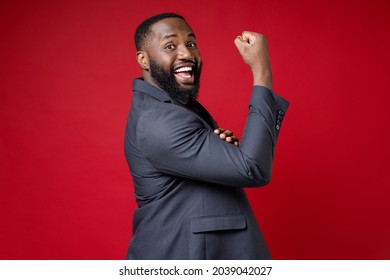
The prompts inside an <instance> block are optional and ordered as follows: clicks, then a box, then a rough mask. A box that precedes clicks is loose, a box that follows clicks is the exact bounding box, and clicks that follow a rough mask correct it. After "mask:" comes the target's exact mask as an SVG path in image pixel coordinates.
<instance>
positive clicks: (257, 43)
mask: <svg viewBox="0 0 390 280" xmlns="http://www.w3.org/2000/svg"><path fill="white" fill-rule="evenodd" d="M234 43H235V44H236V47H237V49H238V51H239V52H240V54H241V57H242V59H243V60H244V61H245V63H246V64H248V65H249V67H250V68H251V70H252V74H253V84H254V85H259V86H264V87H267V88H269V89H272V73H271V66H270V62H269V55H268V45H267V38H266V37H265V36H264V35H262V34H259V33H255V32H250V31H244V32H242V34H241V36H237V38H236V39H235V40H234Z"/></svg>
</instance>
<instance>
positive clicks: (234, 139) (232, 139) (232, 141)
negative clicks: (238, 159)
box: [225, 136, 238, 143]
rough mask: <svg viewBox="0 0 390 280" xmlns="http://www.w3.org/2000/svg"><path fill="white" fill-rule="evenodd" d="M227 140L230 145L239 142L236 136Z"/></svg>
mask: <svg viewBox="0 0 390 280" xmlns="http://www.w3.org/2000/svg"><path fill="white" fill-rule="evenodd" d="M225 140H226V142H230V143H234V142H237V141H238V139H237V137H235V136H228V137H226V139H225Z"/></svg>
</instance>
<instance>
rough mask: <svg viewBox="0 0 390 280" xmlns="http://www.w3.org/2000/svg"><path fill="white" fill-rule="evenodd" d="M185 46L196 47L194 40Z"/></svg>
mask: <svg viewBox="0 0 390 280" xmlns="http://www.w3.org/2000/svg"><path fill="white" fill-rule="evenodd" d="M187 47H188V48H190V49H196V43H195V42H190V43H188V44H187Z"/></svg>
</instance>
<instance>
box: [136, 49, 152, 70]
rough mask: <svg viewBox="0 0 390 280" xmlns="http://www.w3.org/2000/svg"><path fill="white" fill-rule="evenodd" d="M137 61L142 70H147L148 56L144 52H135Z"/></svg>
mask: <svg viewBox="0 0 390 280" xmlns="http://www.w3.org/2000/svg"><path fill="white" fill-rule="evenodd" d="M137 61H138V64H139V66H141V68H142V69H143V70H149V59H148V54H147V53H146V52H144V51H138V52H137Z"/></svg>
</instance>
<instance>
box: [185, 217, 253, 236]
mask: <svg viewBox="0 0 390 280" xmlns="http://www.w3.org/2000/svg"><path fill="white" fill-rule="evenodd" d="M190 226H191V231H192V232H193V233H201V232H208V231H218V230H238V229H245V228H246V217H245V215H244V214H236V215H218V216H202V217H196V218H193V219H192V220H191V221H190Z"/></svg>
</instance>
